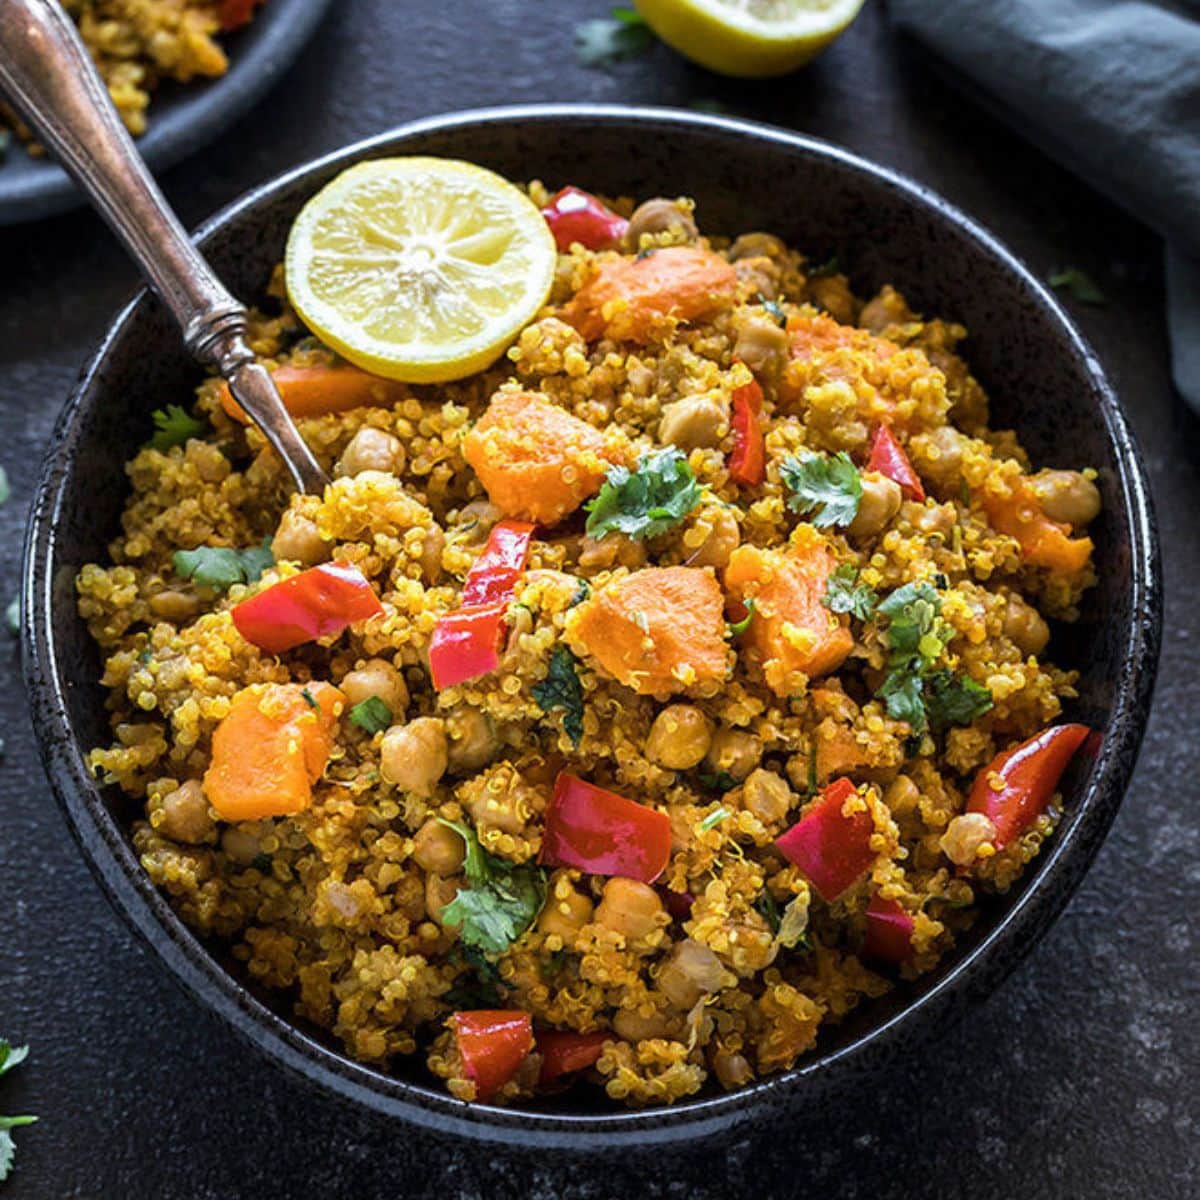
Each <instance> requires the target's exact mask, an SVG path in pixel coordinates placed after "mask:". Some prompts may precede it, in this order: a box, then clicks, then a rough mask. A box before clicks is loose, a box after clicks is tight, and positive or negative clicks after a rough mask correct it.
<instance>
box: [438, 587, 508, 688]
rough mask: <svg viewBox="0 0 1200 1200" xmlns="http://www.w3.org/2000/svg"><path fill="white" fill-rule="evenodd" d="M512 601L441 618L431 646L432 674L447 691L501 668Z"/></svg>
mask: <svg viewBox="0 0 1200 1200" xmlns="http://www.w3.org/2000/svg"><path fill="white" fill-rule="evenodd" d="M507 612H508V601H507V600H499V601H497V602H496V603H495V604H477V605H475V606H474V607H473V608H456V609H454V610H452V611H451V612H448V613H446V614H445V616H442V617H439V618H438V623H437V624H436V625H435V626H434V627H433V640H432V641H431V642H430V643H429V674H430V675H431V676H432V677H433V686H434V687H435V688H436V689H437V690H438V691H439V692H440V691H441V690H442V689H443V688H448V687H452V686H453V685H454V684H456V683H465V682H466V681H467V680H468V679H478V678H479V676H481V675H488V674H490V673H491V672H492V671H494V670H495V669H496V668H497V667H498V666H499V665H500V653H501V650H502V648H503V645H504V635H505V630H506V626H505V622H504V615H505V613H507Z"/></svg>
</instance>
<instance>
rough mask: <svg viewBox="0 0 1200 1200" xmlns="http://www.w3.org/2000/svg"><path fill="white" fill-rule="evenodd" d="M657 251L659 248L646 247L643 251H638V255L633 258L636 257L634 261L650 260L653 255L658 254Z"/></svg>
mask: <svg viewBox="0 0 1200 1200" xmlns="http://www.w3.org/2000/svg"><path fill="white" fill-rule="evenodd" d="M657 250H658V247H657V246H646V247H644V248H643V249H641V250H639V251H638V252H637V253H636V254H635V255H634V256H633V257H634V260H635V261H636V262H642V261H643V259H647V258H649V257H650V256H651V255H652V254H654V253H656V252H657Z"/></svg>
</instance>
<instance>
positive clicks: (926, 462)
mask: <svg viewBox="0 0 1200 1200" xmlns="http://www.w3.org/2000/svg"><path fill="white" fill-rule="evenodd" d="M913 443H914V444H913V451H914V454H915V455H916V457H917V459H918V462H919V466H920V470H921V474H922V475H924V476H925V477H926V478H928V479H929V480H930V481H931V482H932V483H934V484H936V485H937V486H938V487H939V488H941V489H943V494H945V492H946V491H948V490H949V489H951V488H953V487H954V486H955V485H956V484H957V483H958V481H959V479H960V478H961V477H962V460H963V450H964V447H965V443H966V438H964V437H963V435H962V434H961V433H959V432H958V430H957V429H955V428H953V427H952V426H950V425H943V426H942V427H941V428H940V429H935V430H934V431H933V432H932V433H927V434H923V435H921V436H919V437H917V438H914V439H913Z"/></svg>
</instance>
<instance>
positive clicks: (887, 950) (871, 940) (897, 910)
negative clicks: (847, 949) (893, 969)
mask: <svg viewBox="0 0 1200 1200" xmlns="http://www.w3.org/2000/svg"><path fill="white" fill-rule="evenodd" d="M914 927H915V926H914V922H913V919H912V917H910V916H909V915H908V913H907V912H905V911H904V906H903V905H902V904H900V902H899V901H897V900H885V899H884V898H883V897H882V896H879V895H875V896H872V897H871V903H870V904H868V905H867V936H866V939H865V940H864V941H863V955H864V956H865V957H867V958H874V959H877V960H879V961H880V962H889V963H902V962H907V961H908V960H909V959H910V958H912V953H913V945H912V935H913V929H914Z"/></svg>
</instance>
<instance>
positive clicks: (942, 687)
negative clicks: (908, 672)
mask: <svg viewBox="0 0 1200 1200" xmlns="http://www.w3.org/2000/svg"><path fill="white" fill-rule="evenodd" d="M991 707H992V693H991V692H989V691H988V690H987V688H985V687H984V686H983V685H982V684H979V683H976V682H975V680H973V679H969V678H967V677H966V676H965V675H960V676H956V675H954V674H953V673H951V672H950V671H948V670H946V669H945V668H943V669H942V670H940V671H934V672H933V673H932V674H930V676H929V678H928V679H927V680H926V681H925V708H926V710H927V711H928V713H929V725H930V727H931V728H932V729H933V730H934V731H935V732H936V731H937V730H939V729H945V728H946V726H947V725H970V723H971V722H972V721H973V720H975V718H976V717H981V716H983V714H984V713H985V712H987V711H988V710H989V709H990V708H991Z"/></svg>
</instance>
